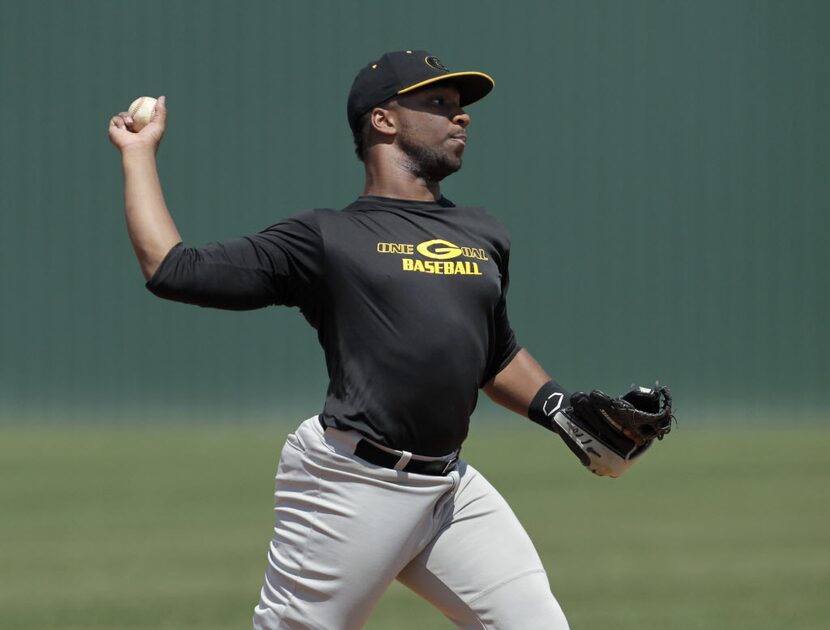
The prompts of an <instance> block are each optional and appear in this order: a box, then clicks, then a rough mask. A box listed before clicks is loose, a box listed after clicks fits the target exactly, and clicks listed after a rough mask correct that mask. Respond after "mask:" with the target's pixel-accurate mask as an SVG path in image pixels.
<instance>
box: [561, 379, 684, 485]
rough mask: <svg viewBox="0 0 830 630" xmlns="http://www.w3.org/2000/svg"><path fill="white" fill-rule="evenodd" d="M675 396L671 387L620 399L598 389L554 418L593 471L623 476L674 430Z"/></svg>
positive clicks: (642, 390)
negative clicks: (673, 403) (653, 443)
mask: <svg viewBox="0 0 830 630" xmlns="http://www.w3.org/2000/svg"><path fill="white" fill-rule="evenodd" d="M673 419H674V416H673V415H672V398H671V392H670V391H669V388H668V387H658V386H655V387H654V388H653V389H650V388H647V387H635V388H633V389H631V391H629V392H628V393H626V394H624V395H623V396H620V397H619V398H611V397H610V396H608V395H607V394H605V393H603V392H601V391H599V390H596V389H595V390H594V391H592V392H591V393H590V394H586V393H584V392H577V393H575V394H573V395H572V396H571V406H570V407H567V408H565V409H562V410H561V411H557V412H556V413H555V414H554V416H553V425H554V429H555V430H556V431H557V433H559V435H560V436H562V438H563V439H564V441H565V444H567V445H568V447H569V448H570V449H571V450H572V451H573V452H574V453H575V454H576V456H577V457H579V459H580V460H581V461H582V463H583V464H584V465H585V466H587V467H588V469H589V470H590V471H591V472H592V473H594V474H596V475H600V476H607V477H619V476H620V475H622V474H623V473H624V472H625V471H626V470H627V469H628V468H629V466H631V464H632V463H633V462H634V460H635V459H637V458H638V457H639V456H640V455H642V454H643V453H644V452H645V451H646V449H647V448H648V447H649V446H651V444H652V442H654V440H655V439H658V440H662V439H663V437H665V435H666V434H667V433H668V432H669V431H671V427H672V420H673Z"/></svg>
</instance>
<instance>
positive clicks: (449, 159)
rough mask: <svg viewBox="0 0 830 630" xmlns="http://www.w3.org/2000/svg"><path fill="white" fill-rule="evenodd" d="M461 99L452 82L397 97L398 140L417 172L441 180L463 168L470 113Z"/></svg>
mask: <svg viewBox="0 0 830 630" xmlns="http://www.w3.org/2000/svg"><path fill="white" fill-rule="evenodd" d="M459 102H460V96H459V94H458V89H457V88H456V87H455V86H453V85H437V86H433V87H426V88H423V89H420V90H416V91H415V92H412V93H411V94H402V95H401V96H398V97H397V107H396V110H397V114H398V116H397V118H398V124H399V128H398V134H397V138H396V141H397V143H398V146H400V148H401V150H402V151H403V152H404V153H405V154H406V156H407V158H408V159H409V165H408V166H409V168H410V169H411V171H412V173H414V174H415V175H417V176H419V177H422V178H424V179H425V180H427V181H433V182H439V181H441V180H442V179H444V178H445V177H446V176H447V175H451V174H452V173H455V172H456V171H457V170H458V169H460V168H461V157H462V155H463V154H464V148H465V147H466V146H467V130H466V128H467V125H469V124H470V117H469V115H467V113H466V112H465V111H464V110H463V109H461V105H460V104H459Z"/></svg>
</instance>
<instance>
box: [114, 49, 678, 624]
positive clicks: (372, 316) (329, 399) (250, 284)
mask: <svg viewBox="0 0 830 630" xmlns="http://www.w3.org/2000/svg"><path fill="white" fill-rule="evenodd" d="M493 86H494V82H493V79H492V78H490V76H488V75H487V74H484V73H481V72H451V71H450V70H448V69H447V68H446V67H445V66H444V65H443V64H442V63H441V61H440V60H439V59H438V58H437V57H435V56H433V55H431V54H430V53H429V52H427V51H423V50H413V51H400V52H391V53H386V54H384V55H383V56H381V57H380V58H379V59H378V60H376V61H373V62H371V63H369V64H368V65H367V66H366V67H364V68H363V69H362V70H360V72H359V73H358V74H357V77H356V78H355V80H354V83H353V85H352V88H351V91H350V93H349V96H348V104H347V114H348V122H349V125H350V127H351V130H352V132H353V134H354V139H355V147H356V152H357V155H358V157H359V159H360V160H361V161H362V162H363V163H364V165H365V173H366V179H365V186H364V189H363V194H362V195H361V196H360V197H358V198H357V199H356V200H355V201H354V202H353V203H351V204H349V205H348V206H346V207H345V208H343V209H342V210H330V209H315V210H311V211H307V212H303V213H301V214H297V215H295V216H293V217H291V218H289V219H286V220H283V221H280V222H278V223H276V224H275V225H272V226H271V227H269V228H267V229H265V230H263V231H262V232H260V233H258V234H253V235H250V236H245V237H243V238H237V239H232V240H228V241H224V242H219V243H212V244H209V245H207V246H205V247H202V248H198V249H194V248H189V247H186V246H184V245H183V244H182V242H181V240H182V239H181V237H180V236H179V233H178V231H177V229H176V226H175V223H174V222H173V219H172V218H171V216H170V214H169V212H168V210H167V207H166V205H165V201H164V197H163V194H162V189H161V185H160V183H159V178H158V174H157V170H156V162H155V152H156V150H157V148H158V145H159V142H160V141H161V139H162V135H163V133H164V129H165V125H166V122H167V109H166V106H165V99H164V97H160V98H159V100H158V105H157V107H156V111H155V113H154V115H153V118H152V121H151V122H150V124H149V125H147V126H146V127H144V128H143V129H142V130H141V131H140V132H137V133H136V132H133V131H132V129H131V126H132V121H131V118H130V116H129V115H128V114H127V113H125V112H122V113H121V114H119V115H117V116H114V117H113V118H112V119H111V121H110V126H109V134H110V139H111V141H112V142H113V144H115V146H116V147H117V148H119V149H120V151H121V155H122V163H123V169H124V178H125V198H126V218H127V227H128V230H129V234H130V238H131V240H132V244H133V247H134V249H135V252H136V255H137V257H138V261H139V263H140V265H141V269H142V271H143V273H144V276H145V277H146V278H147V280H148V282H147V288H148V289H149V290H150V291H151V292H153V293H154V294H155V295H157V296H160V297H163V298H167V299H171V300H177V301H181V302H187V303H191V304H196V305H200V306H206V307H214V308H224V309H236V310H244V309H254V308H260V307H265V306H268V305H272V304H279V305H286V306H297V307H299V309H300V310H301V312H302V314H303V315H304V317H305V318H306V320H307V321H308V322H309V324H311V326H313V327H314V328H315V329H316V330H317V332H318V337H319V340H320V344H321V346H322V347H323V350H324V351H325V357H326V366H327V369H328V375H329V379H330V382H329V387H328V391H327V393H326V399H325V404H324V405H323V408H322V410H321V411H320V412H319V413H317V414H315V415H314V416H312V417H311V418H309V419H307V420H305V421H304V422H302V423H301V424H300V425H299V427H298V428H297V429H296V431H295V432H294V433H292V434H290V435H289V436H288V438H287V440H286V442H285V445H284V447H283V450H282V453H281V456H280V461H279V466H278V469H277V476H276V492H275V525H274V536H273V539H272V540H271V543H270V547H269V550H268V562H267V566H266V570H265V579H264V584H263V587H262V590H261V594H260V600H259V603H258V604H257V606H256V608H255V610H254V619H253V626H254V628H255V629H261V630H265V629H270V630H276V629H277V628H280V629H305V628H309V629H312V628H313V629H316V630H338V629H343V630H346V629H355V628H361V627H362V626H363V625H364V623H365V622H366V620H367V618H368V617H369V614H370V612H371V610H372V608H373V606H374V605H375V604H376V602H377V601H378V599H379V598H380V597H381V595H382V594H383V592H384V591H385V590H386V588H387V587H388V586H389V584H390V583H391V582H392V581H393V580H399V581H400V582H402V583H403V584H405V585H406V586H408V587H409V588H411V589H412V590H413V591H415V592H416V593H418V594H419V595H421V596H422V597H424V598H425V599H427V600H428V601H429V602H431V603H432V604H433V605H434V606H436V607H437V608H438V609H439V610H441V612H442V613H443V614H444V615H446V617H447V618H448V619H450V620H451V621H452V622H454V623H455V624H456V625H457V626H458V627H459V628H493V629H495V628H498V629H501V630H507V629H510V630H531V629H545V630H553V629H556V630H561V629H564V628H567V627H568V624H567V622H566V620H565V616H564V614H563V612H562V610H561V608H560V606H559V604H558V603H557V601H556V599H555V598H554V596H553V595H552V593H551V590H550V587H549V584H548V579H547V576H546V573H545V569H544V567H543V566H542V563H541V561H540V559H539V556H538V554H537V552H536V550H535V549H534V547H533V544H532V543H531V541H530V539H529V537H528V536H527V534H526V533H525V531H524V529H523V528H522V526H521V525H520V523H519V522H518V520H517V519H516V517H515V516H514V514H513V512H512V511H511V509H510V507H509V506H508V505H507V503H506V502H505V501H504V499H503V498H502V497H501V496H500V495H499V494H498V492H497V491H496V490H495V489H494V488H493V487H492V486H491V485H490V484H489V483H488V482H487V481H486V480H485V479H484V477H483V476H482V475H481V474H480V473H479V472H477V471H476V470H475V469H474V468H473V467H472V466H471V465H469V464H468V463H466V462H465V461H463V460H462V459H460V458H459V452H460V448H461V445H462V443H463V442H464V439H465V437H466V436H467V430H468V426H469V420H470V415H471V414H472V413H473V409H474V408H475V405H476V399H477V396H478V391H479V389H482V390H484V392H485V393H486V394H487V395H488V396H490V397H491V398H492V399H493V400H494V401H496V402H497V403H499V404H500V405H503V406H504V407H506V408H508V409H510V410H512V411H515V412H517V413H519V414H521V415H523V416H525V417H529V418H530V419H531V420H533V421H535V422H537V423H539V424H541V425H542V426H544V427H546V428H548V429H550V430H552V431H554V432H556V433H557V434H559V435H560V436H561V437H562V439H563V440H564V441H565V442H566V444H567V445H568V446H569V447H570V448H571V449H572V450H573V452H574V453H575V454H576V455H577V456H578V457H579V458H580V460H581V461H582V463H583V464H585V465H586V466H587V467H588V468H589V469H590V470H592V471H593V472H595V473H597V474H600V475H609V476H618V475H619V474H621V473H622V472H623V471H624V470H625V469H626V468H627V467H628V466H629V465H630V464H631V462H632V461H633V460H634V459H636V457H637V456H639V455H640V454H641V453H642V452H643V451H644V450H645V449H646V448H648V446H649V445H650V444H651V442H652V441H653V439H654V438H655V437H662V436H663V435H664V434H665V433H666V432H667V431H668V428H669V427H670V421H671V401H670V398H669V397H668V392H667V390H665V389H648V388H637V389H635V390H632V391H631V392H629V393H628V394H626V395H625V396H623V397H620V398H611V397H608V396H605V395H604V394H602V392H598V391H594V392H592V393H591V394H583V393H575V394H573V395H571V394H570V393H569V392H567V391H566V390H564V389H563V388H562V387H561V386H560V385H559V384H558V383H556V381H554V380H552V379H551V377H550V376H549V375H548V374H547V373H546V372H545V371H544V370H543V369H542V367H541V366H540V365H539V364H538V363H537V362H536V361H535V360H534V359H533V357H532V356H531V355H530V353H529V352H528V351H527V350H526V349H523V348H521V347H520V346H519V345H518V343H517V341H516V338H515V336H514V333H513V330H512V328H511V326H510V323H509V320H508V316H507V303H506V295H507V288H508V278H509V276H508V261H509V255H510V243H509V238H508V235H507V232H506V231H505V228H504V227H503V226H502V224H501V223H499V222H498V221H497V220H496V219H495V218H493V217H492V216H491V215H490V214H488V213H487V212H486V211H485V210H483V209H482V208H475V207H466V206H459V205H455V204H454V203H452V202H451V201H450V200H448V199H447V198H445V197H443V196H442V194H441V188H440V185H441V181H442V180H443V179H444V178H445V177H447V176H448V175H451V174H452V173H454V172H455V171H457V170H458V169H459V168H460V167H461V161H462V157H463V155H464V152H465V149H466V145H467V141H468V135H467V130H468V127H469V125H470V116H469V114H468V113H467V112H466V110H465V109H464V108H465V107H466V106H468V105H470V104H471V103H473V102H475V101H478V100H479V99H481V98H482V97H484V96H485V95H487V94H488V93H489V92H490V90H491V89H492V88H493Z"/></svg>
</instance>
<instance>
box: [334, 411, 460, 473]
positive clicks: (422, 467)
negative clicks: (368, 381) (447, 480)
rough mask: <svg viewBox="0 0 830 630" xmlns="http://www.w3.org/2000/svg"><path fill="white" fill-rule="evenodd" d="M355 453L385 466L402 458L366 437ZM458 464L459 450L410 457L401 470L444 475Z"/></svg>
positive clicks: (395, 463) (368, 460) (360, 442)
mask: <svg viewBox="0 0 830 630" xmlns="http://www.w3.org/2000/svg"><path fill="white" fill-rule="evenodd" d="M318 419H319V420H320V425H321V426H322V427H323V431H325V430H326V429H327V428H328V425H326V423H325V422H324V421H323V418H322V416H318ZM354 454H355V455H357V456H358V457H359V458H360V459H363V460H366V461H367V462H369V463H370V464H374V465H375V466H382V467H384V468H392V469H395V466H396V465H397V463H398V462H399V461H400V460H401V455H396V454H395V453H388V452H386V451H384V450H383V449H380V448H378V447H377V446H375V445H374V444H372V443H371V442H370V441H369V440H366V439H363V440H359V441H358V443H357V446H355V449H354ZM457 464H458V451H456V452H455V454H454V455H453V456H452V457H451V458H450V459H434V460H426V461H425V460H422V459H410V460H409V462H407V464H406V466H404V467H403V468H400V470H403V471H405V472H411V473H417V474H419V475H433V476H437V477H443V476H444V475H447V474H449V473H451V472H452V471H453V470H455V467H456V465H457Z"/></svg>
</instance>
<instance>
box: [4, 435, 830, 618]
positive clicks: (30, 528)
mask: <svg viewBox="0 0 830 630" xmlns="http://www.w3.org/2000/svg"><path fill="white" fill-rule="evenodd" d="M284 433H285V430H283V429H281V428H279V427H278V428H270V429H269V428H251V427H246V428H242V429H239V430H230V429H227V428H210V427H209V428H195V427H190V428H173V429H166V430H165V429H147V430H143V431H133V430H130V431H127V430H102V429H91V428H88V429H77V430H69V429H60V430H58V429H14V428H11V429H10V428H6V429H2V430H0V510H2V516H0V628H3V629H4V630H28V629H32V630H35V629H36V630H47V629H54V628H61V629H63V630H98V629H103V628H108V629H120V628H125V629H128V628H129V629H132V628H147V629H154V630H158V629H168V628H170V629H172V628H176V629H180V628H181V629H185V628H192V629H196V628H199V629H201V630H208V629H219V628H221V629H231V628H249V627H250V625H249V619H250V612H251V609H252V606H253V604H254V603H255V601H256V599H257V596H258V589H259V584H260V579H261V576H262V572H263V568H264V561H265V549H266V545H267V541H268V540H269V536H270V527H271V510H270V503H271V492H272V477H273V471H274V469H275V467H276V458H277V454H278V452H279V448H280V445H281V441H282V439H283V437H284ZM828 453H830V430H823V429H801V430H789V431H786V432H785V431H772V430H765V431H761V432H759V433H754V434H753V433H750V432H749V431H740V432H739V431H737V430H732V431H730V432H728V433H726V434H724V435H718V434H715V433H714V432H711V431H708V430H707V431H702V430H699V431H692V430H688V431H684V430H683V427H682V425H681V427H680V428H679V429H678V430H676V431H675V432H674V433H672V435H671V436H670V437H669V439H667V440H665V441H664V442H663V443H660V444H658V445H657V447H656V448H654V449H653V450H652V452H650V453H649V454H648V456H647V457H645V458H644V459H643V460H642V461H641V462H639V463H638V464H637V466H635V467H634V468H633V469H632V470H631V471H629V473H628V474H627V475H626V477H624V478H623V479H619V480H609V479H599V478H595V477H593V476H592V475H590V474H589V473H587V472H585V471H584V470H582V469H581V467H580V466H578V465H577V463H576V460H575V459H573V458H572V456H571V455H570V454H569V453H568V452H567V451H566V449H565V448H564V446H562V445H561V444H559V443H558V442H557V441H555V440H554V439H553V438H552V437H550V438H549V436H548V435H547V434H545V433H544V432H543V431H541V430H540V429H537V428H536V427H533V426H531V425H530V424H529V423H527V425H522V424H520V423H510V431H507V430H496V429H492V428H484V427H482V428H478V429H476V428H475V427H474V431H473V434H472V436H471V438H470V439H469V441H468V443H467V445H466V446H465V459H467V460H468V461H469V462H471V463H472V464H473V465H475V466H476V467H477V468H479V469H480V470H481V471H483V472H484V473H485V474H486V475H487V477H488V478H489V479H490V481H491V482H492V483H493V484H494V485H495V486H496V487H497V488H499V489H500V490H501V492H502V493H503V494H504V495H505V496H506V498H507V499H508V501H509V502H510V503H511V504H512V505H513V507H514V509H515V511H516V513H517V514H518V516H519V518H520V519H521V520H522V522H523V523H524V524H525V526H526V528H527V529H528V531H529V532H530V534H531V536H532V538H533V539H534V541H535V542H536V545H537V548H538V549H539V552H540V554H541V555H542V558H543V560H544V561H545V565H546V567H547V569H548V574H549V576H550V579H551V583H552V586H553V589H554V592H555V593H556V595H557V597H558V599H559V601H560V603H561V604H562V606H563V608H564V609H565V612H566V614H567V615H568V617H569V619H570V622H571V627H572V628H573V629H574V630H593V629H598V628H609V629H614V630H629V629H630V630H634V629H637V630H650V629H658V628H659V629H669V630H704V629H706V630H713V629H728V630H744V629H745V630H749V629H752V630H767V629H768V630H773V629H775V630H780V629H782V628H787V629H795V628H797V629H803V630H819V629H820V628H821V629H826V628H828V627H830V603H828V598H827V595H828V593H830V502H829V501H828V499H830V496H828V495H830V491H828V485H829V484H828V482H830V458H828ZM450 627H453V626H451V625H450V624H448V623H447V622H446V621H445V620H444V619H443V618H442V617H441V616H440V615H438V614H436V613H435V612H434V611H433V610H432V609H431V608H430V607H429V606H428V605H426V604H425V603H423V602H422V601H421V600H419V599H417V598H416V597H414V596H413V595H411V594H410V593H409V592H408V591H406V590H405V589H404V588H402V587H400V586H398V585H393V587H392V588H391V589H390V590H389V591H388V593H387V594H386V596H385V597H384V599H383V600H382V601H381V603H380V605H379V606H378V608H377V609H376V611H375V613H374V615H373V617H372V619H371V622H370V624H369V626H368V628H369V629H370V630H385V629H389V630H410V629H412V630H416V629H417V630H426V629H432V628H437V629H441V628H450Z"/></svg>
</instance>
